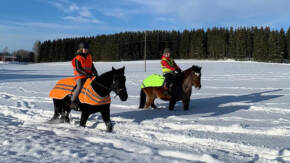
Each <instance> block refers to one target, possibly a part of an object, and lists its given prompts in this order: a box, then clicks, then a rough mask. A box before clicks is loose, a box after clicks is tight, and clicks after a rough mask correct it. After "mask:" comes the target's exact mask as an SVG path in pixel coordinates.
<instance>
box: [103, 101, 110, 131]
mask: <svg viewBox="0 0 290 163" xmlns="http://www.w3.org/2000/svg"><path fill="white" fill-rule="evenodd" d="M101 115H102V118H103V121H104V122H105V124H106V128H107V132H112V131H113V123H112V122H111V119H110V104H108V105H105V106H104V108H102V111H101Z"/></svg>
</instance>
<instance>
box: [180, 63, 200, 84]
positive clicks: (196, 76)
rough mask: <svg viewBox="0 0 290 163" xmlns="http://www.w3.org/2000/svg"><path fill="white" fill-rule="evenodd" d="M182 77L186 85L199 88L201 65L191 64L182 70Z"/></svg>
mask: <svg viewBox="0 0 290 163" xmlns="http://www.w3.org/2000/svg"><path fill="white" fill-rule="evenodd" d="M183 74H184V79H186V80H185V81H184V82H186V85H188V86H190V87H192V86H194V87H195V88H197V89H200V88H201V82H200V78H201V67H199V66H195V65H193V66H192V67H190V68H189V69H187V70H184V71H183Z"/></svg>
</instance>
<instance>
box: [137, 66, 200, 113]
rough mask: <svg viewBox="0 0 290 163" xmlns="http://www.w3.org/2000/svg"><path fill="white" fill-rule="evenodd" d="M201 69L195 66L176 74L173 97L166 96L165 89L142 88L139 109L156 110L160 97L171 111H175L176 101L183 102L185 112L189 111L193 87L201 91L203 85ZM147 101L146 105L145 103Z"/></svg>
mask: <svg viewBox="0 0 290 163" xmlns="http://www.w3.org/2000/svg"><path fill="white" fill-rule="evenodd" d="M200 78H201V67H199V66H195V65H193V66H192V67H190V68H188V69H186V70H184V71H182V72H181V73H180V74H176V77H175V80H174V81H173V85H172V92H171V96H166V95H165V94H164V91H165V90H164V88H163V86H161V87H147V88H142V89H141V92H140V104H139V108H144V106H145V108H148V107H149V106H151V107H152V108H156V106H155V104H154V100H155V99H156V98H157V97H158V98H160V99H161V100H164V101H170V102H169V110H173V109H174V106H175V103H176V101H179V100H182V102H183V106H184V110H188V107H189V102H190V95H191V91H192V86H195V88H197V89H200V88H201V83H200ZM145 101H146V103H145Z"/></svg>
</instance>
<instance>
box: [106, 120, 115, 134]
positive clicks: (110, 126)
mask: <svg viewBox="0 0 290 163" xmlns="http://www.w3.org/2000/svg"><path fill="white" fill-rule="evenodd" d="M106 127H107V130H106V131H107V132H112V131H113V124H112V122H108V123H106Z"/></svg>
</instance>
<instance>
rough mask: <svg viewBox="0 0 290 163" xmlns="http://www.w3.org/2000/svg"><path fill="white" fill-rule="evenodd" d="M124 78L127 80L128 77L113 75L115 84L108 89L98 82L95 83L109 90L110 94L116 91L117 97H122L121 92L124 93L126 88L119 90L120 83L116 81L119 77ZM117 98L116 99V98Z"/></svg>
mask: <svg viewBox="0 0 290 163" xmlns="http://www.w3.org/2000/svg"><path fill="white" fill-rule="evenodd" d="M120 76H121V77H124V78H125V79H126V77H125V76H124V75H113V82H112V84H111V85H110V87H107V86H105V85H103V84H101V83H99V82H97V81H95V83H96V84H97V85H99V86H101V87H102V88H105V89H107V90H109V91H110V92H111V91H114V92H115V93H116V96H119V95H120V92H122V91H124V90H125V89H126V88H118V84H119V81H118V80H116V79H117V78H118V77H120ZM116 96H115V97H116Z"/></svg>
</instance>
